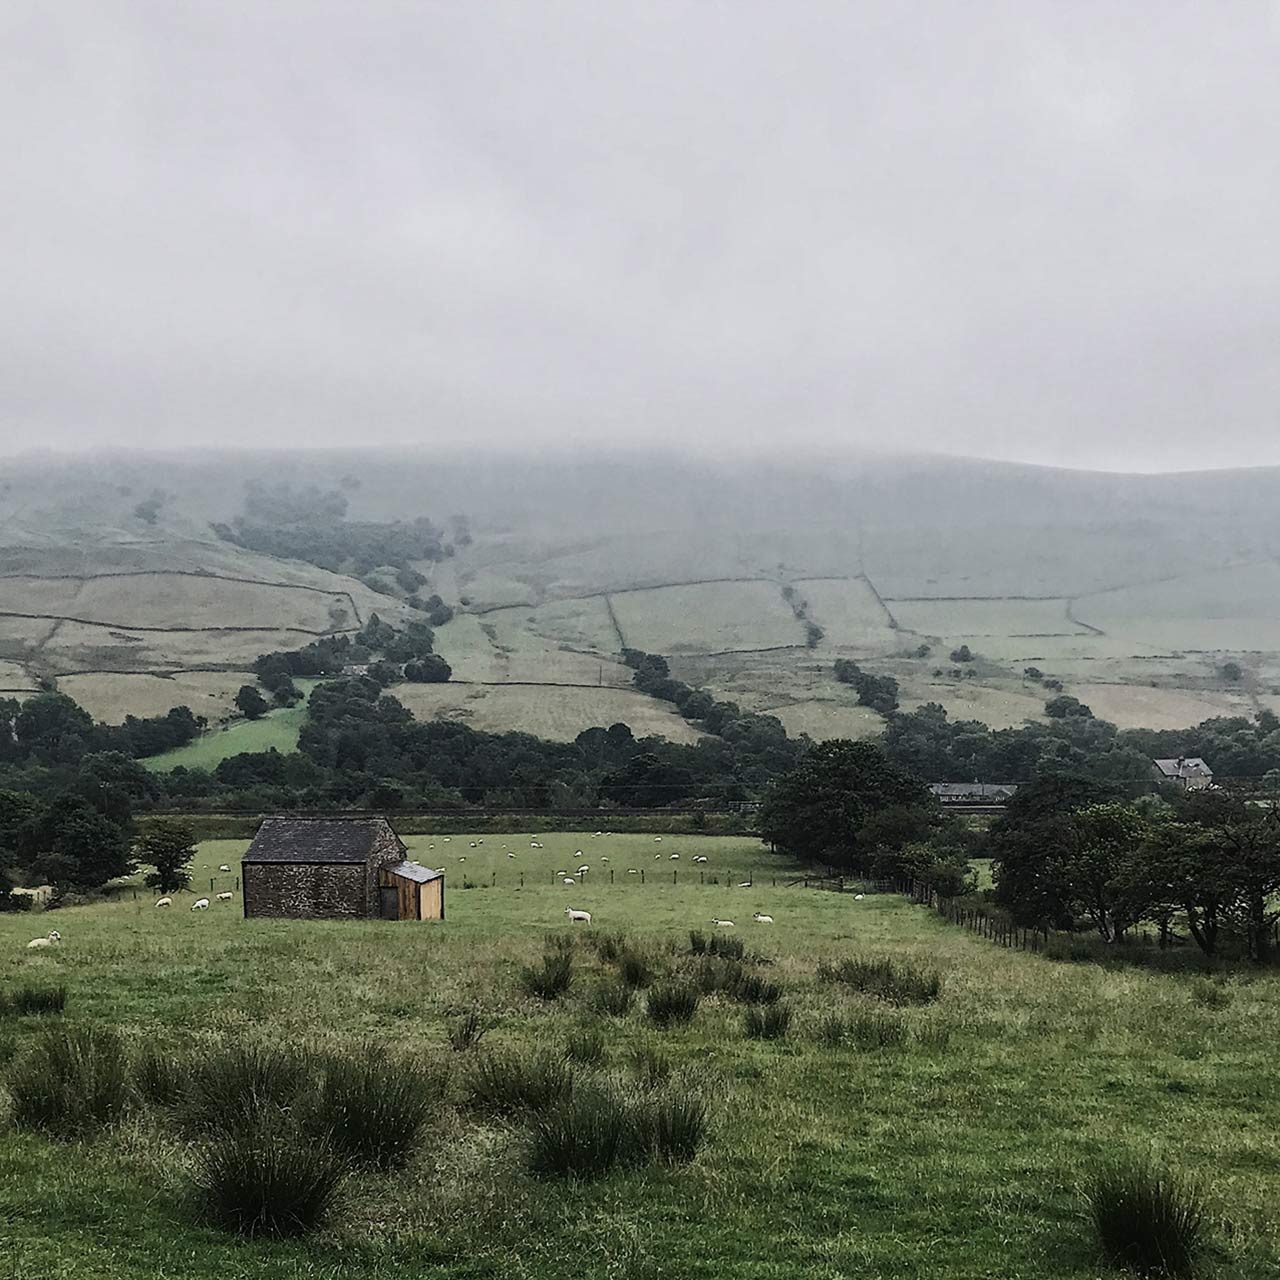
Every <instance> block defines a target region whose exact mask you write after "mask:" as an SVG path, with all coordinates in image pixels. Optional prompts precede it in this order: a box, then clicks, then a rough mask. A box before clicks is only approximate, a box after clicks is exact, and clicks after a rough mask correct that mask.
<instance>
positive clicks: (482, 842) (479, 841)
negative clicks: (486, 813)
mask: <svg viewBox="0 0 1280 1280" xmlns="http://www.w3.org/2000/svg"><path fill="white" fill-rule="evenodd" d="M476 844H484V838H483V837H481V838H480V839H479V840H477V841H476Z"/></svg>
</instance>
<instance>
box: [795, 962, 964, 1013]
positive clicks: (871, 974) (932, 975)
mask: <svg viewBox="0 0 1280 1280" xmlns="http://www.w3.org/2000/svg"><path fill="white" fill-rule="evenodd" d="M818 976H819V977H820V978H823V979H825V980H826V981H828V982H842V983H844V984H845V985H846V986H849V987H852V988H853V989H854V990H855V991H860V992H861V993H862V994H863V995H867V996H873V997H874V998H875V999H877V1000H883V1001H884V1002H885V1003H886V1004H928V1003H929V1002H930V1001H932V1000H936V999H937V998H938V996H939V995H940V994H941V992H942V974H941V973H940V972H939V971H938V970H937V969H931V968H925V967H923V966H921V965H917V964H913V963H911V962H908V961H902V960H895V959H893V958H892V957H890V956H871V957H864V956H852V957H849V958H847V959H845V960H841V961H840V962H839V963H838V964H835V965H830V964H825V963H824V964H821V965H819V966H818Z"/></svg>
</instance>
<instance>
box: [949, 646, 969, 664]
mask: <svg viewBox="0 0 1280 1280" xmlns="http://www.w3.org/2000/svg"><path fill="white" fill-rule="evenodd" d="M951 661H952V662H972V661H973V653H972V651H971V650H970V648H969V646H968V645H967V644H962V645H961V646H960V647H959V648H958V649H952V650H951Z"/></svg>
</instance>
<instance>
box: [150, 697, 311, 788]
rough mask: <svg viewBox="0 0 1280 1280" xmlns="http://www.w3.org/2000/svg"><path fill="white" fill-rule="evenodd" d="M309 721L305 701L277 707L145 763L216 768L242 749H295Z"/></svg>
mask: <svg viewBox="0 0 1280 1280" xmlns="http://www.w3.org/2000/svg"><path fill="white" fill-rule="evenodd" d="M306 721H307V709H306V705H305V703H299V704H298V705H297V706H296V707H277V708H276V709H275V710H274V711H268V712H267V713H266V715H264V716H262V717H261V719H258V720H234V721H232V722H231V723H230V724H228V725H225V726H224V727H222V728H220V729H214V730H212V731H211V732H209V733H206V734H204V735H203V736H202V737H199V738H197V739H196V740H195V741H194V742H189V743H187V745H186V746H185V747H178V748H176V749H175V750H173V751H166V752H165V753H164V754H163V755H158V756H150V757H148V758H147V759H145V760H143V761H142V763H143V764H144V765H145V766H146V767H147V768H148V769H152V770H154V771H155V772H157V773H168V772H169V771H170V770H171V769H176V768H178V766H179V765H181V766H182V767H183V768H186V769H206V770H210V771H211V770H213V769H214V768H216V767H217V766H218V765H219V764H221V763H222V761H223V760H226V759H227V758H228V757H230V756H234V755H239V754H240V753H241V752H242V751H270V750H272V749H274V750H276V751H296V750H297V747H298V734H299V733H301V732H302V726H303V725H304V724H306Z"/></svg>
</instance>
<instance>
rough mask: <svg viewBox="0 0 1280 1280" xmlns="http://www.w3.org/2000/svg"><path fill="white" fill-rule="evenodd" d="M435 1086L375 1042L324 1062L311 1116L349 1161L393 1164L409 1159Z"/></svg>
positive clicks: (377, 1165)
mask: <svg viewBox="0 0 1280 1280" xmlns="http://www.w3.org/2000/svg"><path fill="white" fill-rule="evenodd" d="M439 1094H440V1087H439V1085H438V1084H432V1083H431V1082H429V1081H428V1080H427V1078H426V1077H425V1075H424V1074H423V1073H422V1072H421V1071H418V1070H416V1069H414V1068H413V1067H411V1066H410V1065H409V1064H407V1063H404V1062H398V1061H396V1060H395V1059H394V1058H389V1057H388V1056H387V1054H386V1053H385V1051H383V1050H382V1049H380V1048H379V1047H378V1046H376V1045H366V1046H364V1047H363V1048H361V1049H358V1050H356V1051H355V1052H352V1053H345V1054H340V1055H338V1056H336V1057H334V1058H332V1059H330V1061H329V1062H328V1063H327V1064H326V1067H325V1070H324V1075H323V1077H322V1078H321V1082H320V1088H319V1091H318V1092H317V1095H316V1100H315V1111H314V1114H313V1120H314V1125H315V1128H316V1129H317V1130H318V1131H319V1132H320V1133H322V1134H323V1135H324V1136H325V1138H326V1140H327V1141H328V1142H329V1144H330V1145H331V1146H332V1147H333V1149H334V1151H336V1152H337V1153H338V1154H339V1155H341V1156H343V1157H345V1158H346V1159H347V1160H348V1161H350V1162H351V1163H353V1164H359V1165H366V1166H370V1167H372V1168H377V1169H398V1168H401V1167H402V1166H403V1165H405V1164H407V1163H408V1160H409V1157H410V1156H411V1155H412V1154H413V1150H414V1148H415V1146H416V1145H417V1141H418V1135H419V1134H420V1133H421V1132H422V1128H423V1126H424V1125H425V1124H426V1122H427V1117H428V1116H429V1115H430V1113H431V1108H432V1106H433V1104H434V1103H435V1101H436V1099H437V1098H438V1097H439Z"/></svg>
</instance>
